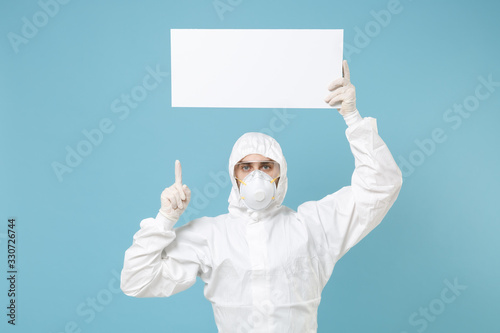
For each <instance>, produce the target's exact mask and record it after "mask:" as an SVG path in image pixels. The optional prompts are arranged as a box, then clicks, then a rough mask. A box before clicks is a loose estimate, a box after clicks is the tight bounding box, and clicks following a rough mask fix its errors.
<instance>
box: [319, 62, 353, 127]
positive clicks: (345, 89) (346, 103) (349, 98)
mask: <svg viewBox="0 0 500 333" xmlns="http://www.w3.org/2000/svg"><path fill="white" fill-rule="evenodd" d="M342 75H343V77H341V78H338V79H336V80H334V81H333V82H332V83H330V85H328V90H330V91H331V93H330V94H329V95H328V96H327V97H326V98H325V102H326V103H328V104H329V105H330V106H333V105H335V104H338V103H341V106H340V109H337V111H338V112H339V113H340V114H341V115H342V116H344V118H345V117H346V116H348V115H350V114H351V113H353V112H356V88H354V86H353V85H352V83H351V74H350V73H349V66H348V65H347V60H344V61H343V62H342Z"/></svg>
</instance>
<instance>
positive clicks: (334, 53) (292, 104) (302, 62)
mask: <svg viewBox="0 0 500 333" xmlns="http://www.w3.org/2000/svg"><path fill="white" fill-rule="evenodd" d="M343 34H344V31H343V30H342V29H305V30H304V29H171V30H170V38H171V76H172V107H228V108H331V106H329V105H328V104H327V103H325V101H324V98H325V97H326V96H327V95H328V93H329V91H328V89H327V87H328V84H329V83H330V82H331V81H333V80H334V79H336V78H339V77H341V76H342V51H343Z"/></svg>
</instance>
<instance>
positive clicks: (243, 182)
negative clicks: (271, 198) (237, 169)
mask: <svg viewBox="0 0 500 333" xmlns="http://www.w3.org/2000/svg"><path fill="white" fill-rule="evenodd" d="M234 178H235V179H236V180H238V181H239V182H240V183H242V184H243V185H246V184H245V182H244V181H242V180H241V179H239V178H238V177H234ZM273 181H274V180H273ZM271 183H272V182H271Z"/></svg>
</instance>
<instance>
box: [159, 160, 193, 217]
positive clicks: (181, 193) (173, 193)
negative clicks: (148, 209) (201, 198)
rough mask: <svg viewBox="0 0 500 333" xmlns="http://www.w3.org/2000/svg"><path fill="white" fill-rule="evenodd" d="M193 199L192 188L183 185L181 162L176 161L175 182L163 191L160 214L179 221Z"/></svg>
mask: <svg viewBox="0 0 500 333" xmlns="http://www.w3.org/2000/svg"><path fill="white" fill-rule="evenodd" d="M189 200H191V190H190V189H189V188H188V187H187V185H182V168H181V162H179V161H178V160H177V161H175V183H174V185H172V186H170V187H167V188H166V189H165V190H164V191H163V192H162V193H161V208H160V214H162V215H163V216H165V217H166V218H167V219H169V220H171V221H173V222H177V221H178V220H179V217H180V216H181V215H182V213H184V211H185V210H186V208H187V205H188V204H189Z"/></svg>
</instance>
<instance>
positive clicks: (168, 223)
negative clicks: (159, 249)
mask: <svg viewBox="0 0 500 333" xmlns="http://www.w3.org/2000/svg"><path fill="white" fill-rule="evenodd" d="M155 220H156V221H157V222H158V223H161V224H163V226H164V227H165V230H172V229H173V228H174V225H175V223H176V222H177V221H172V220H171V219H168V218H166V217H165V216H164V215H163V214H162V213H160V211H158V214H156V217H155Z"/></svg>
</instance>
